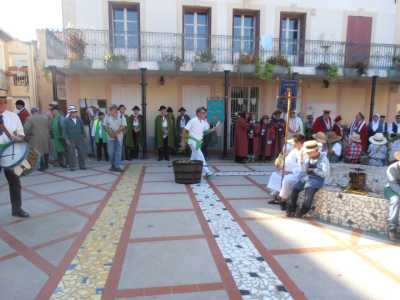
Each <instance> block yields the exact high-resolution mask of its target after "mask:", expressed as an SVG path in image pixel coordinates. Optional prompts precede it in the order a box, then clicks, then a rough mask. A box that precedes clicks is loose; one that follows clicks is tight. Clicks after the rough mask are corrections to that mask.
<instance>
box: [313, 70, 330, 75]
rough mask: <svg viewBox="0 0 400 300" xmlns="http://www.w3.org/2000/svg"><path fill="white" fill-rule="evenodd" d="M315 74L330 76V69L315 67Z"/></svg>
mask: <svg viewBox="0 0 400 300" xmlns="http://www.w3.org/2000/svg"><path fill="white" fill-rule="evenodd" d="M315 75H316V76H318V77H327V76H328V70H325V69H315Z"/></svg>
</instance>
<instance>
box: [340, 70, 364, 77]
mask: <svg viewBox="0 0 400 300" xmlns="http://www.w3.org/2000/svg"><path fill="white" fill-rule="evenodd" d="M343 76H344V77H360V74H359V73H358V70H357V69H355V68H344V69H343Z"/></svg>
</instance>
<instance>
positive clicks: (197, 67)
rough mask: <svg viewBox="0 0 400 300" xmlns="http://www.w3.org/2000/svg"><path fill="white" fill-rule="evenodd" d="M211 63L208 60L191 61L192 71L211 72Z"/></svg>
mask: <svg viewBox="0 0 400 300" xmlns="http://www.w3.org/2000/svg"><path fill="white" fill-rule="evenodd" d="M212 67H213V64H212V63H210V62H195V63H193V71H195V72H207V73H208V72H211V70H212Z"/></svg>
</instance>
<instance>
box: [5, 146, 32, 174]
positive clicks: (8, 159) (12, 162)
mask: <svg viewBox="0 0 400 300" xmlns="http://www.w3.org/2000/svg"><path fill="white" fill-rule="evenodd" d="M0 149H1V150H0V167H1V168H5V169H12V168H14V167H16V166H18V165H20V164H22V162H23V161H24V160H25V159H26V157H27V156H28V153H29V145H28V144H27V143H24V142H20V143H8V144H6V145H4V146H3V147H1V148H0Z"/></svg>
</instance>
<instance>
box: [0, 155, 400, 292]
mask: <svg viewBox="0 0 400 300" xmlns="http://www.w3.org/2000/svg"><path fill="white" fill-rule="evenodd" d="M210 165H211V166H212V167H213V168H214V170H215V172H216V173H217V176H214V177H211V178H210V179H209V180H207V182H203V184H201V185H198V186H184V185H178V184H175V183H174V178H173V170H172V168H171V166H170V163H164V162H162V163H159V162H156V161H154V160H146V161H135V162H133V164H131V165H130V166H129V167H128V168H127V171H126V172H125V173H123V174H118V173H111V172H109V171H108V169H109V165H108V164H107V163H104V162H94V161H88V170H81V171H75V172H69V171H66V170H62V169H58V168H51V169H50V170H49V171H47V172H45V173H34V174H32V175H30V176H27V177H24V178H23V193H22V197H23V206H24V208H25V209H26V210H27V211H29V212H30V213H31V216H32V217H31V218H29V219H26V220H20V219H16V218H12V217H11V216H10V205H9V198H8V187H7V184H6V182H5V179H4V176H3V175H2V174H0V291H1V296H0V298H1V299H7V300H32V299H36V300H47V299H50V298H51V297H52V298H53V299H60V298H61V299H72V300H74V299H85V300H86V299H102V300H111V299H117V300H123V299H124V300H128V299H129V300H228V299H229V300H239V299H245V300H248V299H257V300H259V299H266V300H270V299H286V298H293V299H296V300H297V299H299V300H303V299H312V300H313V299H321V300H325V299H326V300H331V299H334V300H336V299H341V300H370V299H373V300H381V299H382V300H392V299H393V300H397V299H398V295H399V294H400V271H399V270H400V261H399V260H398V257H399V256H400V247H399V246H398V245H393V244H390V243H388V241H387V240H386V239H384V238H383V239H382V238H381V237H376V236H372V235H367V234H365V233H364V232H363V231H361V230H347V229H343V228H340V227H337V226H331V225H327V224H324V223H320V222H317V221H315V220H313V219H308V220H297V219H287V218H286V217H285V215H284V213H282V212H281V211H280V210H279V208H278V207H277V206H273V205H269V204H268V200H269V199H270V195H269V193H268V191H267V190H266V188H265V183H266V181H267V179H268V177H267V176H268V174H270V173H271V172H272V171H273V170H274V168H273V166H272V165H271V164H247V165H240V164H235V163H233V162H230V161H211V162H210ZM207 195H210V197H209V198H206V196H207ZM211 204H212V205H213V206H210V205H211ZM217 214H220V216H217ZM115 219H116V220H115ZM110 220H114V222H115V223H112V222H111V221H110ZM207 220H210V222H207ZM111 224H112V226H111ZM228 227H229V228H228ZM111 228H113V229H111ZM226 228H228V229H226ZM110 230H111V231H110ZM237 246H241V247H243V248H240V247H237ZM91 247H94V248H93V250H92V251H90V250H89V249H91ZM97 250H99V251H97ZM88 252H90V253H88ZM89 254H90V255H89ZM254 258H255V259H254ZM75 283H77V286H79V290H78V288H77V287H76V284H75ZM71 286H74V287H73V288H72V289H69V288H70V287H71ZM68 289H69V290H68ZM80 290H82V291H80ZM285 290H286V291H287V292H286V291H285ZM86 291H87V293H88V294H87V296H86V294H84V293H85V292H86ZM263 293H265V294H266V295H264V297H263ZM271 295H272V296H271Z"/></svg>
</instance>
